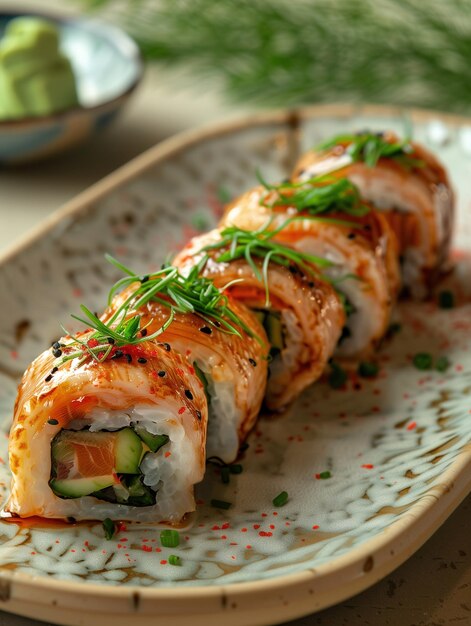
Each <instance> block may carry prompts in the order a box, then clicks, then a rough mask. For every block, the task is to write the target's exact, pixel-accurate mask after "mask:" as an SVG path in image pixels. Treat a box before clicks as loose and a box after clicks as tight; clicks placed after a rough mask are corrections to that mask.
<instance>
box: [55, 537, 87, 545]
mask: <svg viewBox="0 0 471 626" xmlns="http://www.w3.org/2000/svg"><path fill="white" fill-rule="evenodd" d="M56 543H60V541H59V539H56ZM85 545H86V546H88V541H86V542H85Z"/></svg>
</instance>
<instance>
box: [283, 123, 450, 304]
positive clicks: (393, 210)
mask: <svg viewBox="0 0 471 626" xmlns="http://www.w3.org/2000/svg"><path fill="white" fill-rule="evenodd" d="M327 173H330V174H331V175H332V176H335V177H347V178H348V179H349V180H351V181H352V182H353V183H355V185H357V186H358V188H359V190H360V193H361V195H362V196H363V198H364V199H365V200H367V201H369V202H371V203H372V204H373V205H374V206H375V207H376V208H377V209H378V210H380V211H381V212H382V213H383V215H385V216H386V218H387V219H388V221H389V223H390V224H391V227H392V229H393V230H394V232H395V234H396V237H397V240H398V244H399V254H400V260H401V270H402V280H403V285H404V287H405V289H406V291H407V293H409V294H410V295H412V296H413V297H415V298H419V299H420V298H423V297H425V296H426V295H427V294H428V293H429V291H430V288H431V287H432V286H433V285H434V283H436V282H437V280H438V279H439V277H440V276H441V275H442V274H443V273H444V272H446V271H447V270H448V269H449V254H450V245H451V239H452V231H453V214H454V195H453V190H452V188H451V185H450V182H449V180H448V176H447V173H446V170H445V169H444V167H443V165H442V164H441V163H440V162H439V161H438V160H437V158H436V157H435V156H434V155H433V154H431V153H430V152H429V151H428V150H426V149H425V148H424V147H423V146H421V145H419V144H417V143H415V142H410V141H402V140H400V139H399V138H398V137H397V135H396V134H395V133H393V132H385V133H370V132H363V133H358V134H352V135H339V136H337V137H334V138H333V139H332V140H330V141H327V142H325V143H324V144H322V145H321V146H319V147H318V148H317V149H314V150H312V151H310V152H308V153H306V154H305V155H304V156H302V157H301V159H300V161H299V162H298V164H297V166H296V168H295V172H294V180H301V181H303V180H307V179H310V178H313V177H316V176H319V175H321V176H322V175H325V174H327Z"/></svg>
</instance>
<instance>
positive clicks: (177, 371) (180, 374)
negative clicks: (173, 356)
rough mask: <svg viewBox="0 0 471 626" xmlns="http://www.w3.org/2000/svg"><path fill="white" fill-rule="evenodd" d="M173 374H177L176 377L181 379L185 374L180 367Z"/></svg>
mask: <svg viewBox="0 0 471 626" xmlns="http://www.w3.org/2000/svg"><path fill="white" fill-rule="evenodd" d="M175 372H176V373H177V374H178V376H180V378H183V377H184V376H185V372H184V371H183V370H182V369H181V367H177V368H176V369H175Z"/></svg>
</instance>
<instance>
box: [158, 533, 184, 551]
mask: <svg viewBox="0 0 471 626" xmlns="http://www.w3.org/2000/svg"><path fill="white" fill-rule="evenodd" d="M160 543H161V544H162V545H163V546H164V548H176V547H177V546H178V545H180V533H179V532H178V531H177V530H171V529H167V530H162V532H161V533H160Z"/></svg>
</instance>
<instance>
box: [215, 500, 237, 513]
mask: <svg viewBox="0 0 471 626" xmlns="http://www.w3.org/2000/svg"><path fill="white" fill-rule="evenodd" d="M211 506H213V507H214V508H215V509H224V510H225V511H227V509H230V508H231V506H232V502H225V501H224V500H214V499H213V500H211Z"/></svg>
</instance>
